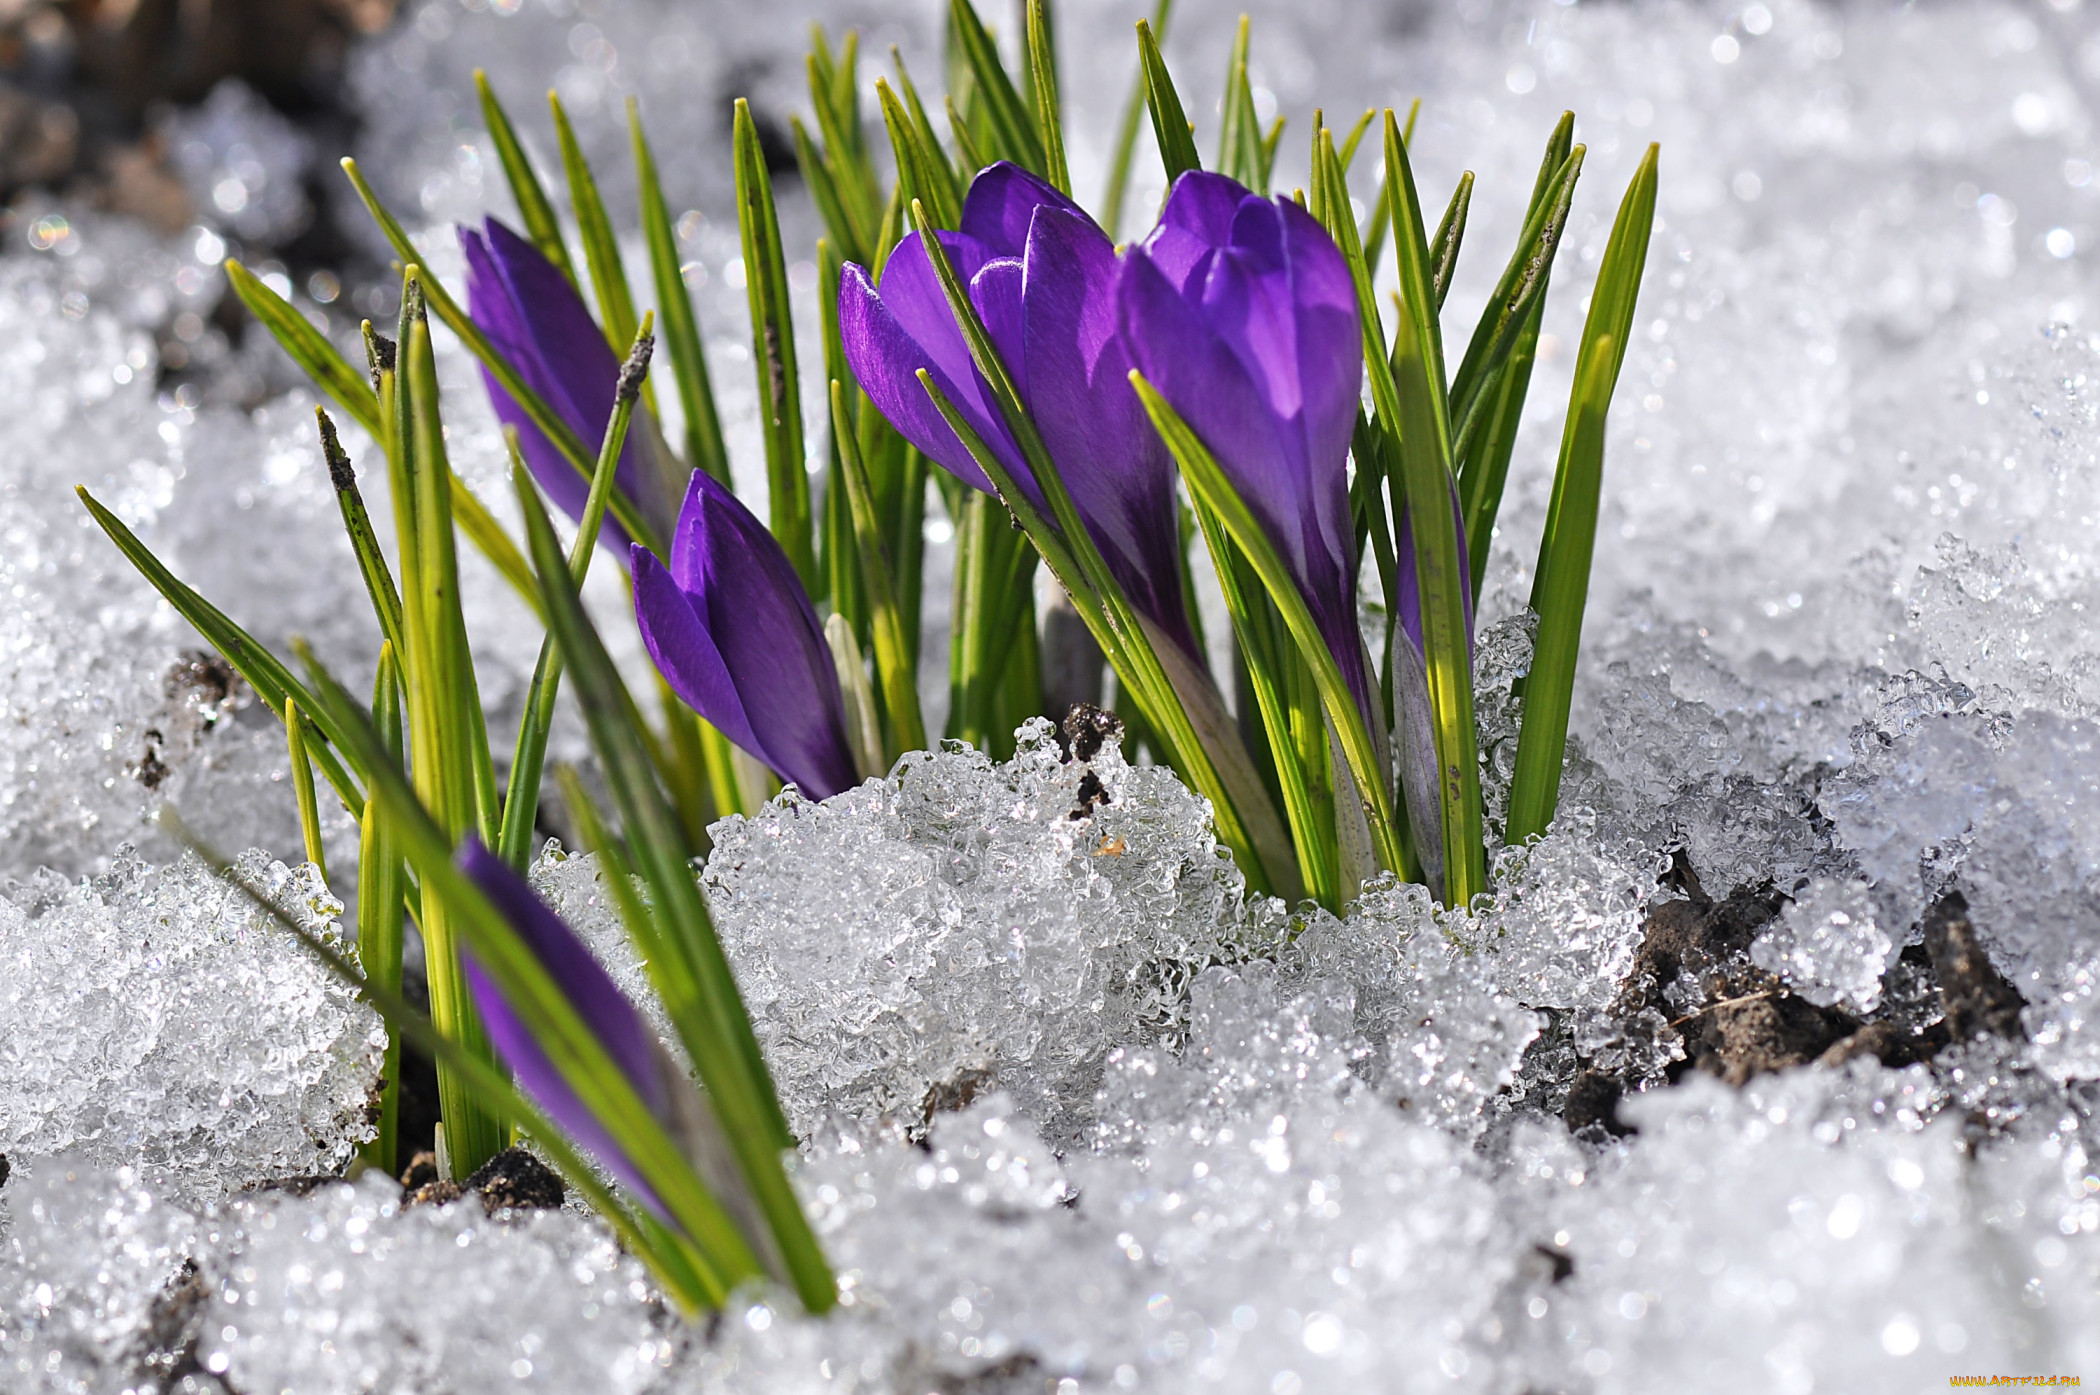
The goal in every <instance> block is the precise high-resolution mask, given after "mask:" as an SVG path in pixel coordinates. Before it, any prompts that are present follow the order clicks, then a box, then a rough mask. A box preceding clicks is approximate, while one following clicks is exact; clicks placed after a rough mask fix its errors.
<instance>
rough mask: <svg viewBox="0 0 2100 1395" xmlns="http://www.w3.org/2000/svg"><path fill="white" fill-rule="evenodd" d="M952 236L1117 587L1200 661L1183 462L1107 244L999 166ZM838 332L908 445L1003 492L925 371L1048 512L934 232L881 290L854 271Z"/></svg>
mask: <svg viewBox="0 0 2100 1395" xmlns="http://www.w3.org/2000/svg"><path fill="white" fill-rule="evenodd" d="M939 236H940V239H941V245H942V247H943V248H944V249H945V250H946V252H947V254H948V258H949V261H950V262H951V263H952V264H953V265H954V267H955V271H956V274H957V276H959V277H960V278H962V280H963V283H964V284H965V285H966V286H967V287H968V288H969V293H970V300H971V303H972V304H973V305H975V306H976V308H977V313H978V315H979V316H980V317H981V318H982V319H983V320H984V324H985V328H986V330H987V331H989V332H990V334H991V337H992V342H993V344H994V345H995V346H996V347H997V349H998V351H999V356H1000V358H1001V360H1003V361H1004V363H1005V364H1006V367H1007V371H1008V372H1009V373H1010V374H1011V375H1012V377H1013V379H1014V381H1015V385H1016V387H1017V388H1018V390H1019V395H1020V399H1021V403H1022V406H1023V407H1024V408H1025V409H1026V410H1027V412H1028V415H1029V417H1030V419H1031V420H1032V421H1033V422H1034V423H1035V426H1036V429H1037V431H1038V432H1040V433H1041V435H1042V438H1043V444H1044V446H1045V447H1046V448H1047V449H1048V451H1049V453H1050V458H1051V459H1052V460H1053V461H1055V462H1056V464H1057V468H1058V474H1059V476H1060V477H1061V478H1062V479H1063V480H1064V483H1065V487H1066V489H1067V490H1069V491H1070V492H1071V495H1072V502H1073V504H1074V506H1075V507H1076V508H1077V509H1078V510H1079V515H1080V517H1081V519H1083V520H1084V521H1085V524H1086V527H1087V532H1088V534H1089V536H1091V537H1092V538H1093V540H1094V543H1095V546H1097V547H1098V548H1100V550H1101V554H1102V557H1103V559H1104V560H1105V561H1106V562H1107V563H1108V566H1109V569H1110V571H1111V572H1112V573H1113V574H1114V576H1115V578H1116V582H1117V584H1118V585H1119V586H1121V587H1122V588H1123V591H1124V594H1125V595H1127V596H1128V597H1129V598H1130V601H1131V603H1132V604H1133V605H1134V606H1136V607H1137V609H1138V610H1139V611H1140V612H1141V613H1142V614H1143V615H1145V616H1146V617H1147V618H1148V619H1150V620H1151V621H1152V622H1153V623H1154V624H1156V625H1157V626H1158V627H1159V628H1160V629H1161V630H1162V631H1163V632H1164V633H1165V634H1167V635H1168V636H1169V637H1170V638H1172V639H1173V640H1174V641H1175V642H1176V643H1177V644H1180V645H1181V646H1182V647H1183V648H1185V649H1187V650H1188V651H1189V652H1190V653H1191V654H1192V655H1194V654H1197V652H1198V651H1197V648H1196V643H1195V640H1194V637H1193V636H1192V635H1191V633H1190V631H1189V625H1188V618H1187V612H1186V609H1185V607H1184V603H1183V598H1182V588H1181V564H1180V549H1181V538H1180V532H1179V527H1178V523H1177V519H1176V516H1175V503H1174V471H1173V460H1172V458H1171V457H1170V456H1169V455H1168V453H1167V450H1166V447H1165V445H1164V444H1163V443H1162V442H1161V441H1160V439H1159V436H1158V433H1157V432H1155V431H1154V430H1153V429H1152V426H1151V423H1150V422H1149V421H1148V420H1147V419H1146V417H1145V413H1144V408H1143V406H1142V405H1141V404H1140V403H1139V402H1138V398H1137V394H1136V392H1135V391H1133V390H1132V389H1131V386H1130V383H1129V372H1130V359H1129V357H1128V355H1127V353H1126V352H1125V350H1124V348H1123V346H1122V344H1121V342H1120V341H1119V340H1118V338H1117V336H1116V332H1115V327H1116V326H1115V307H1114V300H1113V291H1114V284H1115V274H1116V254H1115V247H1114V245H1113V244H1112V243H1111V242H1110V241H1109V238H1108V235H1107V234H1106V233H1104V232H1102V231H1101V229H1100V228H1099V227H1098V226H1097V225H1096V224H1095V223H1094V221H1093V219H1091V218H1089V217H1088V216H1087V215H1086V213H1085V212H1084V211H1083V210H1082V209H1081V208H1080V207H1079V206H1078V205H1077V204H1075V203H1073V202H1072V201H1071V200H1070V199H1068V198H1066V197H1065V196H1064V195H1063V194H1061V193H1059V192H1058V191H1057V190H1056V189H1055V188H1053V187H1051V186H1050V185H1049V184H1048V183H1046V182H1044V181H1043V180H1041V179H1039V178H1037V177H1036V176H1035V175H1033V174H1030V173H1029V172H1028V171H1026V170H1023V169H1021V168H1020V167H1019V166H1017V165H1013V164H1009V163H1006V162H1004V161H1002V162H1001V163H999V164H996V165H993V166H991V167H990V168H988V169H986V170H984V171H983V172H982V173H981V174H979V175H978V176H977V178H976V180H975V181H973V182H972V183H971V185H970V192H969V196H968V198H967V199H966V200H965V201H964V204H963V214H962V228H961V229H960V231H957V232H952V233H947V232H944V233H941V234H940V235H939ZM839 331H840V335H841V337H842V338H843V340H844V344H845V350H846V361H847V363H848V365H850V366H851V368H852V369H853V374H854V377H855V378H856V379H858V380H859V382H860V385H861V387H862V388H863V389H864V390H865V391H866V392H867V394H868V396H869V397H870V398H871V399H872V400H873V401H874V403H875V405H876V407H877V408H878V409H879V410H880V411H881V412H882V414H883V415H884V416H885V417H887V418H888V419H889V420H890V422H891V424H892V425H894V426H895V427H896V428H897V430H898V431H899V432H901V433H902V434H903V435H904V437H905V438H906V439H907V440H909V441H911V443H912V444H913V445H916V446H917V447H919V449H920V450H922V451H924V452H925V453H926V454H927V455H928V456H929V457H931V458H932V459H934V460H935V461H937V462H939V463H940V464H941V465H942V466H943V467H944V468H946V469H947V470H948V471H949V472H950V473H951V474H953V475H955V476H956V478H958V479H960V480H962V481H963V482H964V483H965V484H968V485H970V486H971V487H972V488H975V489H981V490H985V491H987V492H989V491H990V489H991V481H990V480H989V479H987V478H986V477H985V473H984V471H983V470H982V469H980V468H979V467H978V465H977V462H976V461H974V460H972V459H971V458H970V453H969V452H968V451H967V450H966V449H964V447H963V444H962V442H961V440H960V439H959V438H958V437H957V436H956V434H955V432H954V431H953V430H952V429H950V427H949V426H948V423H947V422H946V421H945V420H943V419H942V417H941V415H940V413H939V411H938V410H936V409H935V407H934V405H933V402H932V400H931V398H930V397H929V396H928V395H927V393H926V390H925V388H924V387H923V386H922V385H921V383H920V382H919V380H918V377H917V374H918V371H919V370H920V369H922V368H923V369H926V370H927V371H928V372H929V373H931V375H932V377H933V380H934V382H935V384H936V385H937V386H938V387H939V388H940V390H941V392H942V394H943V395H945V396H946V397H947V398H948V400H949V401H950V402H952V403H954V404H955V406H956V408H957V410H958V411H960V412H961V413H962V415H963V417H964V419H965V420H967V421H968V422H969V423H970V425H971V426H972V428H973V429H975V430H976V432H977V433H978V435H980V436H981V437H983V439H984V441H985V443H986V444H987V445H988V446H989V447H990V448H991V449H992V450H993V451H995V452H997V453H998V457H999V460H1000V463H1001V464H1002V465H1004V466H1005V468H1006V469H1007V470H1008V471H1010V472H1011V473H1012V474H1013V475H1014V477H1015V480H1016V481H1017V483H1019V485H1020V486H1021V488H1022V490H1023V491H1024V492H1025V493H1026V494H1027V495H1028V496H1029V502H1031V503H1033V504H1034V505H1036V507H1038V508H1042V507H1043V498H1042V494H1041V491H1040V490H1039V489H1038V487H1037V484H1036V481H1035V478H1034V475H1033V474H1032V473H1031V472H1030V470H1029V468H1028V464H1027V462H1026V461H1025V460H1024V459H1023V458H1022V456H1021V451H1020V448H1019V447H1018V446H1017V445H1016V444H1015V442H1014V438H1013V434H1012V433H1011V432H1010V431H1009V430H1008V429H1007V425H1006V422H1005V420H1004V419H1003V418H1002V417H1001V415H1000V413H999V410H998V407H997V405H996V403H995V402H994V400H993V396H992V391H991V388H990V385H989V384H988V383H986V382H985V380H984V378H983V377H982V375H980V374H979V373H978V371H977V368H976V365H975V364H974V363H972V362H971V360H970V352H969V348H968V345H967V344H966V343H965V341H964V339H963V336H962V331H961V330H960V329H959V328H957V326H956V324H955V317H954V316H953V314H951V313H950V311H949V308H948V302H947V299H946V298H945V297H944V296H943V295H942V294H941V288H940V283H939V282H938V281H937V280H936V279H935V277H934V274H933V266H932V263H931V261H930V260H929V259H928V257H927V252H926V247H925V244H924V242H923V241H922V237H921V234H919V233H913V234H911V235H910V236H908V237H906V238H905V239H904V241H903V242H902V243H900V244H899V245H898V247H897V249H896V251H895V252H893V253H891V255H890V259H889V261H888V262H887V263H886V264H885V266H884V268H883V272H882V284H881V286H880V288H879V289H878V288H877V287H876V286H875V285H874V284H873V283H872V282H871V281H870V280H869V278H868V275H867V273H866V272H865V271H864V270H863V269H862V268H860V267H858V266H850V265H849V266H848V267H847V268H846V273H845V279H844V281H843V283H842V284H841V286H840V291H839Z"/></svg>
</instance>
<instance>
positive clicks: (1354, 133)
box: [1341, 107, 1413, 174]
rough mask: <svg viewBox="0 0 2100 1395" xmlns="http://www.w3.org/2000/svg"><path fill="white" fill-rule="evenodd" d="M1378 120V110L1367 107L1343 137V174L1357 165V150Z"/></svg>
mask: <svg viewBox="0 0 2100 1395" xmlns="http://www.w3.org/2000/svg"><path fill="white" fill-rule="evenodd" d="M1377 119H1378V108H1376V107H1365V108H1364V114H1363V115H1362V116H1359V117H1357V118H1356V124H1355V125H1354V126H1351V127H1350V128H1349V134H1348V135H1346V136H1344V137H1342V153H1341V160H1342V173H1343V174H1347V173H1348V172H1349V171H1350V169H1351V168H1352V167H1353V166H1354V165H1355V164H1356V148H1357V147H1358V146H1359V145H1362V144H1363V140H1364V133H1365V132H1367V131H1369V130H1370V129H1371V123H1372V122H1373V121H1376V120H1377ZM1409 119H1410V120H1412V119H1413V118H1412V117H1411V116H1410V118H1409Z"/></svg>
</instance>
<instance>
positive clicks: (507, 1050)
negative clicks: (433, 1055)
mask: <svg viewBox="0 0 2100 1395" xmlns="http://www.w3.org/2000/svg"><path fill="white" fill-rule="evenodd" d="M458 860H459V867H460V870H461V871H463V872H465V873H466V874H467V876H468V878H469V879H471V880H472V881H473V882H474V884H475V885H476V886H477V887H479V888H480V889H481V892H482V894H483V895H485V896H487V897H488V898H489V900H490V901H491V902H492V903H493V904H494V905H495V907H496V910H497V911H498V913H500V914H501V915H502V916H503V918H504V920H506V921H507V922H509V924H510V927H511V929H513V930H514V931H516V932H517V934H518V937H519V938H520V939H521V940H523V941H524V942H525V945H526V947H527V948H528V949H530V950H531V951H532V953H533V956H534V957H535V958H536V959H538V960H539V962H540V967H541V968H543V969H545V970H546V971H547V974H548V976H549V977H550V978H552V979H553V980H554V982H555V984H556V985H557V986H558V987H559V988H560V989H561V990H562V993H563V994H564V995H565V996H566V997H567V998H568V1000H569V1003H570V1005H571V1006H572V1007H574V1008H575V1010H576V1014H577V1016H578V1017H580V1018H582V1019H583V1024H584V1026H586V1027H587V1028H589V1029H590V1031H591V1034H592V1035H593V1036H595V1037H596V1038H597V1039H598V1042H599V1044H600V1045H601V1046H603V1047H604V1048H605V1051H606V1054H607V1055H608V1056H610V1057H611V1058H612V1060H613V1064H614V1065H616V1066H618V1067H619V1070H620V1073H621V1074H622V1075H624V1076H626V1077H627V1080H628V1083H630V1084H631V1085H633V1086H634V1090H635V1093H636V1094H637V1095H639V1096H640V1097H641V1100H642V1102H643V1104H645V1105H646V1106H647V1107H648V1108H649V1111H650V1112H651V1113H652V1114H654V1115H655V1116H656V1117H657V1118H659V1119H662V1118H665V1117H666V1115H667V1114H668V1112H669V1109H670V1101H669V1100H668V1099H667V1098H666V1097H665V1093H664V1084H663V1079H662V1077H661V1076H660V1075H659V1074H658V1072H657V1070H656V1066H655V1059H654V1056H653V1054H652V1053H651V1050H650V1045H649V1029H648V1027H647V1025H646V1024H645V1023H644V1022H643V1021H642V1016H641V1014H640V1013H639V1012H637V1011H636V1010H635V1007H634V1004H632V1003H630V1002H629V1001H627V997H626V995H625V994H623V993H621V992H620V989H619V986H618V985H617V984H615V983H614V982H613V981H612V976H611V975H609V974H607V973H606V972H605V969H604V967H603V966H601V965H600V964H599V963H598V961H597V959H596V958H595V957H594V956H593V955H592V954H591V952H590V950H589V949H588V948H586V947H585V946H584V943H583V941H582V940H580V939H578V938H577V937H576V932H575V931H573V930H571V929H570V928H569V927H568V926H567V925H565V924H563V923H562V919H561V917H560V916H557V915H556V914H555V913H554V912H553V911H551V910H549V909H548V908H547V906H546V903H544V902H543V901H541V900H540V899H539V897H538V896H536V895H534V894H533V891H532V888H531V887H530V886H528V885H527V884H526V882H525V879H524V878H523V877H521V876H519V875H518V874H517V873H516V872H515V871H513V870H512V869H511V868H510V867H509V866H508V865H507V864H505V863H504V862H503V860H502V859H501V858H499V857H497V856H496V855H495V854H494V853H491V852H490V851H489V850H488V849H487V848H485V847H483V846H482V844H481V842H480V840H479V839H476V838H473V837H469V838H468V839H467V840H466V842H464V843H462V844H461V845H460V849H459V859H458ZM462 960H463V966H464V967H465V969H466V972H467V982H468V986H469V987H470V988H471V990H472V991H473V994H474V1002H475V1005H476V1006H477V1007H478V1008H479V1009H480V1010H481V1016H482V1021H483V1024H484V1025H485V1026H486V1027H487V1029H488V1034H489V1040H490V1042H491V1043H492V1044H493V1045H494V1046H495V1048H496V1052H497V1054H498V1055H499V1056H500V1057H501V1058H502V1060H503V1062H504V1064H505V1065H507V1066H509V1067H510V1070H511V1073H512V1075H514V1076H516V1077H517V1081H518V1084H519V1085H520V1086H522V1087H523V1088H524V1090H525V1092H526V1093H527V1094H529V1095H531V1096H532V1097H533V1099H535V1100H537V1101H538V1102H539V1104H540V1107H541V1108H543V1109H545V1110H546V1111H547V1113H548V1115H549V1116H551V1117H552V1118H553V1120H554V1122H555V1123H557V1124H559V1125H561V1127H562V1128H563V1129H564V1130H565V1131H566V1132H567V1133H568V1134H569V1135H570V1136H571V1137H572V1138H574V1139H575V1140H576V1141H577V1142H578V1143H580V1144H582V1145H583V1146H584V1147H585V1148H586V1149H588V1150H589V1151H590V1152H591V1153H592V1154H593V1155H594V1156H595V1157H596V1158H597V1159H598V1160H599V1162H601V1163H603V1164H604V1165H605V1167H606V1169H607V1170H608V1171H610V1172H611V1173H612V1174H613V1175H614V1176H616V1177H618V1178H619V1179H620V1180H621V1181H622V1182H625V1183H626V1184H627V1185H628V1186H630V1187H632V1188H633V1189H634V1190H635V1191H636V1192H637V1193H638V1194H639V1195H640V1196H641V1197H642V1198H643V1200H644V1201H646V1202H647V1203H648V1204H649V1206H650V1207H651V1209H653V1210H655V1211H657V1212H658V1214H662V1210H663V1208H662V1206H661V1205H660V1204H659V1203H658V1202H657V1200H656V1197H655V1195H654V1194H653V1193H651V1192H650V1190H649V1188H648V1186H647V1185H646V1184H644V1183H643V1181H642V1179H641V1175H640V1172H639V1171H638V1169H636V1168H635V1166H634V1164H633V1162H632V1161H631V1160H630V1159H629V1158H628V1157H627V1155H626V1153H625V1152H624V1151H623V1150H622V1149H621V1148H620V1147H619V1145H617V1144H616V1143H614V1142H613V1140H612V1136H611V1135H610V1134H609V1133H608V1132H606V1130H605V1128H604V1127H603V1126H602V1125H601V1124H600V1123H599V1122H598V1118H597V1115H596V1114H595V1113H593V1112H592V1110H591V1108H590V1107H589V1106H588V1105H587V1104H585V1103H584V1102H583V1100H582V1099H580V1098H579V1097H578V1096H577V1094H576V1092H575V1091H574V1090H573V1089H571V1088H570V1087H569V1083H568V1081H567V1080H566V1079H565V1078H564V1077H563V1076H562V1074H561V1072H560V1071H559V1070H558V1069H557V1068H556V1067H555V1065H554V1062H553V1061H551V1060H550V1059H548V1057H547V1054H546V1053H545V1052H544V1051H542V1050H541V1049H540V1045H539V1042H538V1041H537V1040H536V1039H535V1038H534V1037H533V1035H532V1033H531V1032H530V1030H528V1029H527V1028H526V1026H525V1024H524V1022H523V1020H522V1019H520V1018H519V1017H518V1015H517V1014H516V1013H514V1012H513V1011H512V1010H511V1007H510V1004H509V1002H508V1000H506V999H505V998H504V996H503V994H502V992H501V990H499V989H498V988H497V987H496V985H495V982H494V980H492V979H491V978H490V977H489V976H488V974H487V973H486V972H485V971H484V970H483V969H482V967H481V966H480V965H479V964H478V963H476V962H475V961H474V959H473V957H472V956H471V955H463V956H462Z"/></svg>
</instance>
